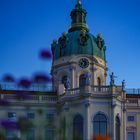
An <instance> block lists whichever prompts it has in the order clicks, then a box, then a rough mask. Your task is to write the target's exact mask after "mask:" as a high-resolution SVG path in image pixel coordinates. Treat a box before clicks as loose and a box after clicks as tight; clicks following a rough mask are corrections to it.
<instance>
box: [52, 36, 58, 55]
mask: <svg viewBox="0 0 140 140" xmlns="http://www.w3.org/2000/svg"><path fill="white" fill-rule="evenodd" d="M56 47H57V40H56V39H54V40H53V42H52V44H51V50H52V54H53V55H54V52H55V49H56Z"/></svg>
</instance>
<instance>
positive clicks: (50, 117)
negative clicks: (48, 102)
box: [46, 113, 54, 121]
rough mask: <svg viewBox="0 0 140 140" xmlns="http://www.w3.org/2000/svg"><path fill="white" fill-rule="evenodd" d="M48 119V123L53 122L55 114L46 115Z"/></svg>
mask: <svg viewBox="0 0 140 140" xmlns="http://www.w3.org/2000/svg"><path fill="white" fill-rule="evenodd" d="M46 119H47V120H48V121H52V120H53V119H54V114H53V113H48V114H46Z"/></svg>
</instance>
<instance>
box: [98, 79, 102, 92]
mask: <svg viewBox="0 0 140 140" xmlns="http://www.w3.org/2000/svg"><path fill="white" fill-rule="evenodd" d="M97 84H98V91H101V85H102V83H101V79H100V78H99V77H98V79H97Z"/></svg>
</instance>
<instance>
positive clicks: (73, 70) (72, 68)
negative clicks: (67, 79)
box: [70, 66, 76, 89]
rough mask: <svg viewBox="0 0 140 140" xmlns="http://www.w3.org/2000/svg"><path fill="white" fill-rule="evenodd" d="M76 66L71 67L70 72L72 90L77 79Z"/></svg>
mask: <svg viewBox="0 0 140 140" xmlns="http://www.w3.org/2000/svg"><path fill="white" fill-rule="evenodd" d="M75 69H76V68H75V66H71V68H70V70H71V88H72V89H73V88H75V84H76V83H75V81H76V77H75Z"/></svg>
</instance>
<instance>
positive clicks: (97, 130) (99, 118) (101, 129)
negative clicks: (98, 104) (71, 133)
mask: <svg viewBox="0 0 140 140" xmlns="http://www.w3.org/2000/svg"><path fill="white" fill-rule="evenodd" d="M93 133H94V136H96V135H103V136H106V135H107V118H106V116H105V115H104V114H102V113H98V114H97V115H96V116H95V117H94V119H93Z"/></svg>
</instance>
